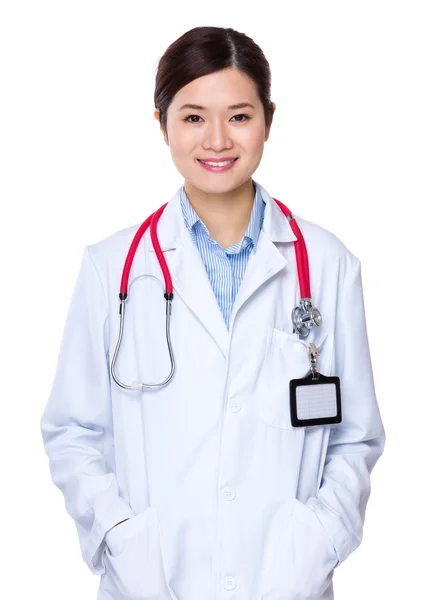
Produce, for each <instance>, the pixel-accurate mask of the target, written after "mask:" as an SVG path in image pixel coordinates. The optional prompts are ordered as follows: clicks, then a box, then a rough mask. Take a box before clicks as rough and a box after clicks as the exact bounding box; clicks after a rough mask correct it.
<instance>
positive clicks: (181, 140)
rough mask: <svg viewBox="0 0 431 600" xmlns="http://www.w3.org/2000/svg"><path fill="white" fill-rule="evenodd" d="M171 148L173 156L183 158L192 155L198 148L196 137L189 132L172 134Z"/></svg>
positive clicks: (170, 136) (170, 135) (170, 139)
mask: <svg viewBox="0 0 431 600" xmlns="http://www.w3.org/2000/svg"><path fill="white" fill-rule="evenodd" d="M169 146H170V149H171V152H172V154H173V155H175V156H177V157H178V158H181V157H182V156H185V155H188V154H190V152H192V151H193V149H194V147H195V146H196V136H195V135H193V133H191V132H189V131H184V130H183V131H182V132H181V133H179V132H178V131H174V132H171V133H170V134H169Z"/></svg>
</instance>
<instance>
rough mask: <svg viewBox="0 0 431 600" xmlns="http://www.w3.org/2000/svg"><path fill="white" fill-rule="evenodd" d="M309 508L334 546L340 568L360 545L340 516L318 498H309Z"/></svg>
mask: <svg viewBox="0 0 431 600" xmlns="http://www.w3.org/2000/svg"><path fill="white" fill-rule="evenodd" d="M307 506H308V507H309V508H311V510H313V511H314V513H315V515H316V517H317V519H318V520H319V522H320V524H321V525H322V527H323V529H324V530H325V531H326V534H327V535H328V537H329V539H330V540H331V542H332V545H333V546H334V549H335V552H336V553H337V557H338V564H337V565H336V566H338V565H339V564H340V563H342V562H343V561H344V560H346V558H347V557H348V556H349V554H351V552H352V551H353V550H354V548H356V547H357V546H358V543H357V542H356V543H353V540H352V535H351V534H350V533H349V531H348V530H347V529H346V527H345V525H344V523H343V520H342V518H341V517H340V515H338V514H337V513H335V512H334V511H333V510H331V509H329V508H328V507H327V506H325V505H324V504H322V503H321V502H319V501H318V500H317V498H309V500H308V501H307Z"/></svg>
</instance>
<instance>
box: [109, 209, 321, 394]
mask: <svg viewBox="0 0 431 600" xmlns="http://www.w3.org/2000/svg"><path fill="white" fill-rule="evenodd" d="M273 200H275V202H276V203H277V205H278V206H279V207H280V209H281V210H282V212H283V213H284V215H285V216H286V217H287V219H288V220H289V223H290V225H291V227H292V230H293V232H294V234H295V236H296V238H297V239H296V240H295V241H294V247H295V255H296V265H297V271H298V280H299V289H300V294H301V300H309V302H310V303H311V291H310V270H309V264H308V253H307V246H306V244H305V240H304V237H303V235H302V233H301V230H300V229H299V226H298V224H297V222H296V220H295V217H294V216H293V214H292V212H291V211H290V210H289V209H288V208H287V206H285V205H284V204H283V203H282V202H281V201H280V200H277V199H276V198H273ZM167 205H168V203H166V204H163V205H162V206H161V207H160V208H159V209H157V210H156V211H155V212H154V213H153V214H151V215H150V216H149V217H148V218H147V219H146V220H145V221H144V222H143V223H142V225H140V227H139V228H138V230H137V231H136V233H135V235H134V237H133V240H132V243H131V245H130V248H129V251H128V253H127V257H126V260H125V263H124V267H123V273H122V276H121V284H120V293H119V298H120V310H119V312H120V329H119V335H118V340H117V344H116V347H115V351H114V355H113V358H112V362H111V375H112V378H113V379H114V381H115V383H117V384H118V385H119V386H120V387H122V388H124V389H127V390H142V389H156V388H160V387H162V386H164V385H166V384H167V383H168V382H169V381H170V380H171V379H172V377H173V375H174V372H175V360H174V355H173V351H172V344H171V337H170V320H171V312H172V300H173V297H174V293H173V285H172V278H171V274H170V272H169V268H168V265H167V263H166V259H165V257H164V254H163V251H162V249H161V247H160V243H159V238H158V235H157V224H158V222H159V219H160V217H161V215H162V213H163V211H164V210H165V208H166V206H167ZM148 227H149V228H150V236H151V241H152V244H153V247H154V251H155V254H156V256H157V260H158V261H159V264H160V267H161V270H162V273H163V278H164V280H165V293H164V298H165V300H166V342H167V346H168V350H169V359H170V363H171V369H170V372H169V375H168V377H167V378H166V379H165V380H164V381H162V382H160V383H142V382H138V381H134V382H133V383H132V385H127V384H125V383H122V382H121V381H120V380H119V379H118V377H117V376H116V374H115V364H116V361H117V356H118V352H119V349H120V345H121V341H122V338H123V331H124V316H125V312H126V305H125V304H126V300H127V295H128V285H129V275H130V269H131V267H132V263H133V259H134V257H135V254H136V250H137V248H138V246H139V243H140V241H141V239H142V237H143V235H144V233H145V232H146V231H147V229H148Z"/></svg>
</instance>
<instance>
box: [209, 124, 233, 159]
mask: <svg viewBox="0 0 431 600" xmlns="http://www.w3.org/2000/svg"><path fill="white" fill-rule="evenodd" d="M202 147H203V148H204V150H214V151H215V152H222V151H223V150H225V149H227V148H232V138H231V135H230V131H229V126H228V124H227V123H225V122H224V121H223V120H222V119H213V120H212V121H211V120H209V121H208V122H207V125H206V127H205V130H204V139H203V141H202Z"/></svg>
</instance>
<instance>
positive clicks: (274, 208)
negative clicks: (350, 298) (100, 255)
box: [148, 180, 297, 252]
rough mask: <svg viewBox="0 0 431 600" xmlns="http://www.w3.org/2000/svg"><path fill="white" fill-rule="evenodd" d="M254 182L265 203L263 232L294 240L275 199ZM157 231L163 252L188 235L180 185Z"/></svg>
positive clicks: (272, 237)
mask: <svg viewBox="0 0 431 600" xmlns="http://www.w3.org/2000/svg"><path fill="white" fill-rule="evenodd" d="M253 181H254V180H253ZM254 183H255V185H256V186H258V188H259V191H260V194H261V196H262V199H263V201H264V202H265V205H266V207H265V215H264V220H263V225H262V231H264V232H265V234H266V236H267V238H268V239H269V240H270V241H272V242H294V241H296V239H297V237H296V235H295V234H294V232H293V230H292V227H291V225H290V222H289V221H288V219H286V217H285V216H284V214H283V212H282V211H281V209H280V208H279V206H278V205H277V203H276V202H275V200H274V199H273V198H272V196H270V194H268V192H267V191H266V190H265V188H264V187H263V186H262V185H260V184H259V183H257V182H256V181H254ZM157 233H158V236H159V243H160V246H161V248H162V250H163V252H165V251H166V250H174V249H175V248H176V247H177V246H178V245H179V244H180V243H181V242H182V240H184V237H185V236H190V232H189V231H188V229H187V226H186V224H185V223H184V217H183V214H182V210H181V187H180V188H178V190H177V191H176V192H175V194H174V195H173V196H172V198H171V199H170V201H169V202H168V204H167V206H166V208H165V210H164V211H163V213H162V215H161V217H160V219H159V222H158V225H157ZM148 249H149V251H150V252H154V248H153V246H152V244H150V245H149V248H148Z"/></svg>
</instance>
